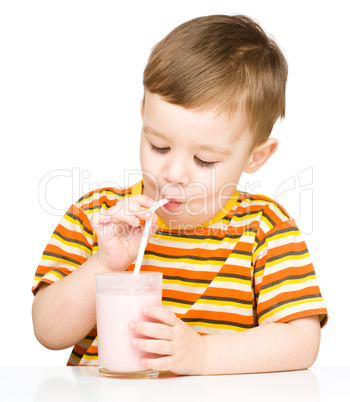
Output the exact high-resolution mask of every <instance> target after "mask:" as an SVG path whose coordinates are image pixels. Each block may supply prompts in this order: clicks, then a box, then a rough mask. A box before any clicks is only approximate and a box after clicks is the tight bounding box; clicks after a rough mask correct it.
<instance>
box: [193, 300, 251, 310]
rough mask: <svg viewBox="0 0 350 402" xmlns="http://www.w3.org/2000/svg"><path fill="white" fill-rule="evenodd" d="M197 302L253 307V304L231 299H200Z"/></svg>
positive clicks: (248, 308) (245, 307)
mask: <svg viewBox="0 0 350 402" xmlns="http://www.w3.org/2000/svg"><path fill="white" fill-rule="evenodd" d="M197 304H210V305H212V306H215V305H217V304H219V305H221V306H232V307H237V308H244V309H247V310H251V308H252V306H251V305H249V304H243V303H237V302H231V301H227V300H208V299H199V300H197Z"/></svg>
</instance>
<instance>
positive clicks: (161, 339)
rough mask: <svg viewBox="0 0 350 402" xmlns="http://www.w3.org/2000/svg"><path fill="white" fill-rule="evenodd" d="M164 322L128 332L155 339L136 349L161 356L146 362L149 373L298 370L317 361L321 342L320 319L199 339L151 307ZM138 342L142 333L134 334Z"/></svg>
mask: <svg viewBox="0 0 350 402" xmlns="http://www.w3.org/2000/svg"><path fill="white" fill-rule="evenodd" d="M147 315H148V316H150V317H152V318H155V319H157V320H159V321H160V322H161V323H158V324H155V323H145V322H141V323H131V324H130V326H129V328H130V329H134V330H135V332H137V333H140V334H142V335H146V336H150V337H152V338H155V339H156V340H153V339H152V340H147V339H138V338H135V340H134V341H133V342H132V344H133V346H134V347H137V348H139V349H142V350H144V351H148V352H153V353H158V354H160V355H162V356H161V357H159V358H155V359H145V360H144V361H143V364H144V365H145V367H147V368H152V369H157V370H170V371H173V372H174V373H176V374H202V375H211V374H237V373H261V372H271V371H285V370H297V369H305V368H307V367H310V366H311V365H312V364H313V363H314V361H315V360H316V357H317V353H318V348H319V343H320V323H319V319H318V316H308V317H303V318H299V319H296V320H293V321H290V322H288V323H285V324H280V323H273V324H266V325H261V326H259V327H256V328H253V329H250V330H247V331H243V332H237V333H234V334H232V335H205V336H200V335H199V334H197V333H196V332H195V331H194V330H193V329H192V328H191V327H189V326H188V325H187V324H185V323H184V322H182V321H181V320H179V319H178V318H176V316H175V315H174V314H173V313H172V312H170V311H169V310H167V309H165V308H162V307H160V308H159V307H158V308H157V307H151V308H149V309H148V313H147ZM135 337H137V334H135Z"/></svg>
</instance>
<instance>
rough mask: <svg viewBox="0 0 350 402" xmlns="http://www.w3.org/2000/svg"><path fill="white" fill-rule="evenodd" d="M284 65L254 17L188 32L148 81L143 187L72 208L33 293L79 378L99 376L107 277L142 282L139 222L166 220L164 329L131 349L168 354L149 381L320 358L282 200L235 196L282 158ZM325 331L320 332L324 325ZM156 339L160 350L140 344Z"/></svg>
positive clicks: (144, 327) (184, 28) (168, 47)
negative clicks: (83, 373)
mask: <svg viewBox="0 0 350 402" xmlns="http://www.w3.org/2000/svg"><path fill="white" fill-rule="evenodd" d="M286 79H287V64H286V61H285V59H284V57H283V55H282V53H281V51H280V50H279V48H278V47H277V45H276V44H275V42H274V41H273V40H271V39H270V38H268V37H267V35H266V34H265V33H264V32H263V31H262V29H261V28H260V27H259V26H258V25H257V24H256V23H255V22H253V21H252V20H251V19H249V18H247V17H245V16H209V17H201V18H197V19H194V20H191V21H189V22H187V23H185V24H182V25H180V26H179V27H177V28H176V29H175V30H173V31H172V32H171V33H170V34H169V35H168V36H167V37H166V38H165V39H163V40H162V41H161V42H160V43H159V44H158V45H157V46H156V47H155V48H154V49H153V51H152V53H151V55H150V58H149V60H148V63H147V66H146V68H145V71H144V87H145V94H144V99H143V101H142V105H141V114H142V119H143V127H142V133H141V146H140V158H141V167H142V172H143V180H142V181H141V182H139V183H137V184H136V185H134V186H132V187H131V188H127V189H123V190H120V189H115V188H105V189H101V190H98V191H93V192H91V193H89V194H87V195H86V196H84V197H82V198H81V199H80V200H79V201H78V202H77V203H76V204H74V205H72V207H71V208H70V209H69V211H68V212H67V214H66V215H65V216H64V218H63V219H62V221H61V223H60V224H59V225H58V227H57V228H56V231H55V232H54V234H53V236H52V238H51V241H50V243H49V244H48V246H47V247H46V249H45V251H44V254H43V257H42V260H41V263H40V265H39V267H38V269H37V273H36V276H35V279H34V284H33V293H34V294H35V300H34V303H33V323H34V330H35V334H36V337H37V339H38V340H39V341H40V342H41V343H42V344H43V345H44V346H46V347H48V348H50V349H63V348H66V347H69V346H72V345H75V346H74V348H73V351H72V354H71V356H70V359H69V362H68V365H79V364H80V365H96V364H97V357H98V344H97V339H96V335H97V329H96V325H95V324H96V309H95V290H94V288H95V282H94V275H95V273H97V272H110V271H112V272H113V271H123V270H132V269H133V267H134V264H133V262H134V260H135V258H136V255H137V251H138V247H139V244H140V239H141V235H142V229H143V227H144V224H142V223H141V220H145V219H151V216H149V215H147V208H149V207H150V206H151V205H152V203H153V202H154V200H156V201H157V200H159V199H161V198H163V197H166V198H168V199H169V200H170V202H169V203H168V204H167V205H165V206H164V207H162V208H161V209H159V210H158V211H157V213H158V217H157V216H156V215H155V217H154V218H153V221H152V231H151V234H150V239H149V243H148V246H147V248H146V252H145V256H144V259H143V265H142V270H144V271H146V270H150V271H161V272H162V273H163V278H164V280H163V306H162V307H154V306H145V309H144V310H143V313H144V315H145V316H149V317H151V318H153V319H154V320H155V321H156V322H153V323H146V322H130V323H129V330H130V331H133V334H134V338H133V340H132V346H133V347H135V348H139V349H141V350H144V351H148V352H153V353H156V354H158V355H159V357H157V358H153V359H144V360H143V361H142V364H143V365H144V367H145V369H156V370H170V371H172V372H174V373H176V374H232V373H251V372H268V371H281V370H295V369H303V368H307V367H309V366H311V365H312V364H313V362H314V361H315V359H316V357H317V353H318V348H319V342H320V326H323V325H324V324H325V322H326V320H327V311H326V308H325V305H324V302H323V299H322V296H321V294H320V290H319V287H318V285H317V281H316V277H315V272H314V270H313V266H312V264H311V261H310V257H309V253H308V250H307V248H306V245H305V243H304V242H303V240H302V237H301V234H300V232H299V230H298V228H297V227H296V225H295V222H294V221H293V219H292V218H291V217H290V216H289V215H288V214H287V212H286V211H285V210H284V209H283V208H282V207H281V206H280V205H278V204H276V203H274V202H273V201H272V200H270V199H268V198H266V197H264V196H259V195H251V194H246V193H243V192H240V191H238V190H237V189H236V187H237V183H238V181H239V178H240V176H241V174H242V172H243V171H245V172H248V173H253V172H255V171H256V170H258V169H259V168H260V167H261V166H263V164H264V163H265V162H266V161H267V160H268V159H269V157H270V156H271V155H272V154H273V153H274V151H275V150H276V148H277V140H275V139H272V138H269V135H270V133H271V130H272V128H273V125H274V123H275V122H276V120H277V119H278V118H279V117H284V111H285V86H286ZM320 324H321V325H320ZM140 335H145V336H147V337H150V338H151V339H142V337H141V336H140Z"/></svg>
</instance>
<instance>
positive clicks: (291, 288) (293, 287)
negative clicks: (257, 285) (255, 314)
mask: <svg viewBox="0 0 350 402" xmlns="http://www.w3.org/2000/svg"><path fill="white" fill-rule="evenodd" d="M312 286H318V283H317V280H316V279H309V280H307V281H305V282H302V283H299V282H296V283H293V284H286V285H282V286H280V287H278V288H277V289H273V290H269V289H267V292H266V293H260V295H259V303H263V302H266V301H268V300H271V299H272V298H274V297H277V296H278V295H280V294H282V293H287V292H297V291H298V290H303V289H306V288H308V287H312Z"/></svg>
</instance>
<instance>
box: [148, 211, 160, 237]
mask: <svg viewBox="0 0 350 402" xmlns="http://www.w3.org/2000/svg"><path fill="white" fill-rule="evenodd" d="M157 230H158V215H157V214H153V216H152V224H151V230H150V232H149V238H148V240H149V239H150V238H151V237H152V236H153V235H154V234H155V233H156V231H157Z"/></svg>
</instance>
